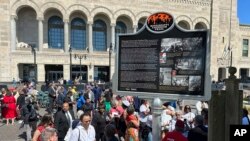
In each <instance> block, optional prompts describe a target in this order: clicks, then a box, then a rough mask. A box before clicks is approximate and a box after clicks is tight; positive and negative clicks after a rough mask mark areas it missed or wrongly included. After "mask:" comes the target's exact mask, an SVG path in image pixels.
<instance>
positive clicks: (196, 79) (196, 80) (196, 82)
mask: <svg viewBox="0 0 250 141" xmlns="http://www.w3.org/2000/svg"><path fill="white" fill-rule="evenodd" d="M188 89H189V91H200V90H201V76H189V88H188Z"/></svg>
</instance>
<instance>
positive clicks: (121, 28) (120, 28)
mask: <svg viewBox="0 0 250 141" xmlns="http://www.w3.org/2000/svg"><path fill="white" fill-rule="evenodd" d="M120 33H127V26H126V25H125V24H124V23H123V22H120V21H119V22H116V26H115V43H116V46H117V44H118V41H117V40H118V34H120Z"/></svg>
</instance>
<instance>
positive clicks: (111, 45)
mask: <svg viewBox="0 0 250 141" xmlns="http://www.w3.org/2000/svg"><path fill="white" fill-rule="evenodd" d="M112 50H113V44H112V43H110V47H109V82H111V55H112Z"/></svg>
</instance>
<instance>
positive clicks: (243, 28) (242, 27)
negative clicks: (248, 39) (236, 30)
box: [239, 25, 250, 31]
mask: <svg viewBox="0 0 250 141" xmlns="http://www.w3.org/2000/svg"><path fill="white" fill-rule="evenodd" d="M239 27H240V31H250V25H240V26H239Z"/></svg>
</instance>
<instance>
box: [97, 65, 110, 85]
mask: <svg viewBox="0 0 250 141" xmlns="http://www.w3.org/2000/svg"><path fill="white" fill-rule="evenodd" d="M94 80H95V81H101V82H109V67H107V66H95V67H94Z"/></svg>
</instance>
